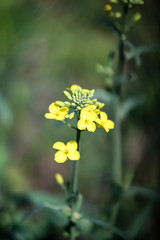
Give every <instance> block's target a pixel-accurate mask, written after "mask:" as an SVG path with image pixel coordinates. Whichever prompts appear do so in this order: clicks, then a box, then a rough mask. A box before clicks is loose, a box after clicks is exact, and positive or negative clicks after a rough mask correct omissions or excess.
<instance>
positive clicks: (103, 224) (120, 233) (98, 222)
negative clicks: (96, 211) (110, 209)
mask: <svg viewBox="0 0 160 240" xmlns="http://www.w3.org/2000/svg"><path fill="white" fill-rule="evenodd" d="M84 219H86V220H89V221H90V222H92V223H94V224H96V225H98V226H100V227H103V228H106V229H108V230H109V231H111V232H113V233H115V234H117V235H118V236H120V237H121V238H123V239H125V240H132V239H133V237H131V236H130V235H128V234H126V233H124V232H123V231H121V230H120V229H118V228H117V227H115V226H113V225H112V224H111V223H109V222H106V221H102V220H99V219H95V218H91V217H84Z"/></svg>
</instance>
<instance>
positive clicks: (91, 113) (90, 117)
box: [77, 105, 99, 132]
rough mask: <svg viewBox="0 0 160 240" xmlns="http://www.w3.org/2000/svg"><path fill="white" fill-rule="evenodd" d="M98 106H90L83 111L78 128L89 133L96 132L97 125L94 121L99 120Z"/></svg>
mask: <svg viewBox="0 0 160 240" xmlns="http://www.w3.org/2000/svg"><path fill="white" fill-rule="evenodd" d="M96 111H99V110H98V109H97V107H96V106H94V105H90V106H88V107H86V108H84V109H82V110H81V114H80V120H79V121H78V124H77V127H78V129H79V130H86V129H87V130H88V131H89V132H94V131H95V130H96V124H95V123H94V121H95V120H96V118H97V114H98V113H99V112H96Z"/></svg>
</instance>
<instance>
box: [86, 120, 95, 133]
mask: <svg viewBox="0 0 160 240" xmlns="http://www.w3.org/2000/svg"><path fill="white" fill-rule="evenodd" d="M87 130H88V131H89V132H94V131H95V130H96V124H95V123H94V122H89V123H88V124H87Z"/></svg>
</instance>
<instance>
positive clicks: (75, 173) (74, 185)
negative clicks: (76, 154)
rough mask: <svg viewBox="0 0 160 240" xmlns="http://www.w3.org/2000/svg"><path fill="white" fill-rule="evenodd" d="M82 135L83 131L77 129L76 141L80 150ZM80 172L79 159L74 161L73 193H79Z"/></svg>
mask: <svg viewBox="0 0 160 240" xmlns="http://www.w3.org/2000/svg"><path fill="white" fill-rule="evenodd" d="M80 136H81V131H80V130H79V129H77V137H76V142H77V144H78V151H79V148H80ZM78 172H79V161H74V165H73V175H72V194H76V193H77V186H78Z"/></svg>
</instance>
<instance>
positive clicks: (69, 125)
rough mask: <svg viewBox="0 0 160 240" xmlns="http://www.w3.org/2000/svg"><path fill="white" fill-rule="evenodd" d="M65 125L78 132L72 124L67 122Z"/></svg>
mask: <svg viewBox="0 0 160 240" xmlns="http://www.w3.org/2000/svg"><path fill="white" fill-rule="evenodd" d="M63 123H64V124H66V125H67V126H68V127H71V128H73V129H74V130H77V128H76V127H74V126H72V125H71V124H69V123H67V122H65V121H63Z"/></svg>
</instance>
